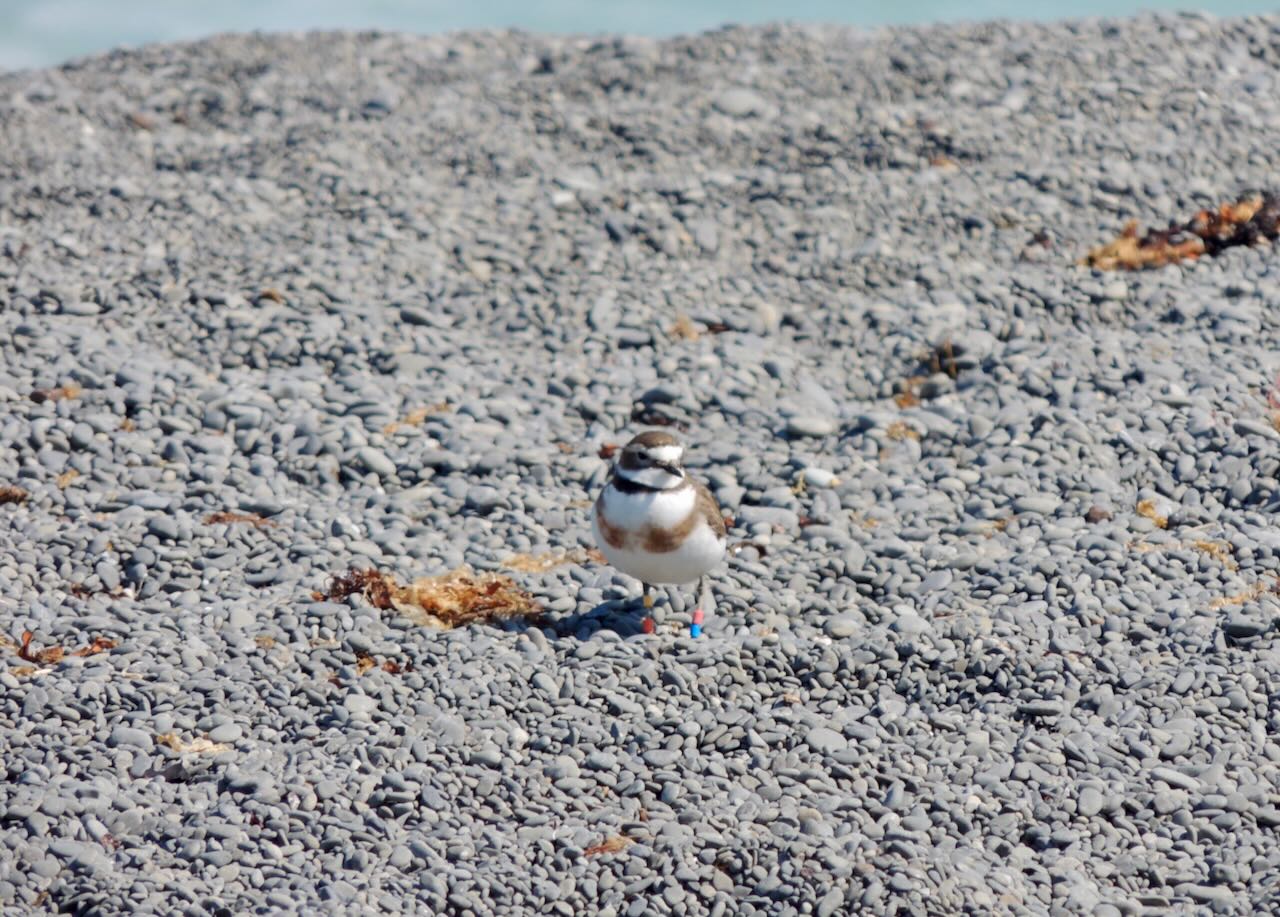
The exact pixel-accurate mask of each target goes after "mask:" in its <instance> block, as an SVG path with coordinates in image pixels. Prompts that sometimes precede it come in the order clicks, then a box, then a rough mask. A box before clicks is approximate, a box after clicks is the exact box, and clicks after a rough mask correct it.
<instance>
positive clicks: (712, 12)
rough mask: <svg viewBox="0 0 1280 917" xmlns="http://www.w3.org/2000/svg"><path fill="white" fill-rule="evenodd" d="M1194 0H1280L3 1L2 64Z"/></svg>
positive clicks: (1237, 5) (1214, 5)
mask: <svg viewBox="0 0 1280 917" xmlns="http://www.w3.org/2000/svg"><path fill="white" fill-rule="evenodd" d="M1188 8H1189V9H1197V10H1203V11H1206V12H1210V13H1213V14H1215V15H1218V16H1232V15H1242V14H1245V13H1259V12H1266V11H1268V10H1269V9H1270V10H1274V9H1276V8H1277V3H1276V2H1272V3H1265V2H1260V0H1209V2H1201V3H1199V4H1188V3H1187V2H1181V3H1180V2H1176V0H1173V2H1170V0H965V2H958V0H894V2H871V0H845V2H842V0H365V2H353V0H217V2H212V3H211V2H208V0H201V2H192V0H0V70H5V69H18V68H26V67H42V66H49V65H54V64H59V63H62V62H64V61H66V60H68V59H69V58H72V57H76V56H79V55H83V54H93V53H95V52H100V51H106V50H108V49H110V48H114V47H120V46H137V45H141V44H146V43H148V42H155V41H175V40H181V39H192V38H201V37H204V36H207V35H212V34H215V33H218V32H246V31H254V30H262V31H303V30H311V29H387V30H402V31H409V32H424V33H425V32H446V31H454V30H458V29H473V28H519V29H526V30H530V31H538V32H561V33H564V32H579V33H599V32H626V33H632V34H641V35H652V36H666V35H676V34H680V33H689V32H699V31H703V30H705V29H711V28H715V27H717V26H720V25H724V24H726V23H744V24H745V23H761V22H783V21H790V22H832V23H846V24H852V25H860V26H879V25H893V24H903V23H927V22H954V21H958V20H970V21H972V20H981V19H1002V18H1008V19H1059V18H1065V17H1079V16H1123V15H1129V14H1132V13H1136V12H1139V11H1141V10H1166V11H1173V10H1179V9H1188Z"/></svg>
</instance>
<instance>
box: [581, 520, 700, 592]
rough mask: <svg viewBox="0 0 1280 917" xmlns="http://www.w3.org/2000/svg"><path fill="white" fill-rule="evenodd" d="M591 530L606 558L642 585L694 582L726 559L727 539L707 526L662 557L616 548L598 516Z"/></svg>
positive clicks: (661, 555)
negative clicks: (610, 542)
mask: <svg viewBox="0 0 1280 917" xmlns="http://www.w3.org/2000/svg"><path fill="white" fill-rule="evenodd" d="M591 529H592V531H593V532H594V533H595V536H596V543H597V544H598V545H600V553H602V554H604V556H605V559H606V560H607V561H609V563H610V564H611V565H612V566H614V567H617V568H618V569H619V570H621V571H622V572H623V573H625V574H627V575H628V576H634V577H635V578H636V579H638V580H640V582H642V583H650V584H654V585H665V584H669V583H670V584H675V583H692V582H693V581H695V580H696V579H698V578H699V577H700V576H702V575H704V574H706V573H709V572H711V571H712V570H713V569H715V567H716V565H718V564H719V563H720V561H721V560H723V559H724V550H725V540H724V539H723V538H718V537H717V536H716V533H715V532H713V531H712V530H711V527H710V526H709V525H707V524H706V523H702V524H700V525H698V526H697V527H696V528H695V529H694V530H693V531H692V532H690V533H689V537H688V538H686V539H685V540H684V543H683V544H681V545H680V547H678V548H676V549H675V550H674V551H666V552H663V553H661V554H653V553H649V552H647V551H638V550H632V549H628V548H615V547H613V546H612V545H610V544H609V543H608V542H607V541H605V540H604V538H603V537H602V536H601V534H600V527H599V526H598V525H596V519H595V513H592V514H591Z"/></svg>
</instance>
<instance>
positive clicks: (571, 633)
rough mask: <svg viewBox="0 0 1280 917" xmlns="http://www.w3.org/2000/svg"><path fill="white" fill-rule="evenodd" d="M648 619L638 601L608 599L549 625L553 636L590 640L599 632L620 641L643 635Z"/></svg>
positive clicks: (642, 604) (642, 605) (641, 603)
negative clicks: (608, 633)
mask: <svg viewBox="0 0 1280 917" xmlns="http://www.w3.org/2000/svg"><path fill="white" fill-rule="evenodd" d="M646 615H647V612H646V611H645V607H644V603H643V602H641V600H640V599H638V598H634V599H610V600H608V601H607V602H601V603H600V604H599V605H596V606H595V607H594V608H592V609H590V610H588V611H579V612H574V613H573V614H568V615H565V616H564V617H563V618H559V619H558V620H556V621H553V622H551V626H552V628H553V629H554V630H555V632H556V634H557V635H558V636H561V637H574V638H576V639H578V640H590V639H591V637H592V636H593V635H594V634H596V633H597V632H598V631H602V630H607V631H612V632H613V633H615V634H617V635H618V636H619V637H621V638H623V639H627V638H629V637H635V636H637V635H639V634H643V633H645V629H644V619H645V617H646Z"/></svg>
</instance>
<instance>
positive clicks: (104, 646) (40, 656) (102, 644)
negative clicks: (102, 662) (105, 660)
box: [0, 630, 118, 665]
mask: <svg viewBox="0 0 1280 917" xmlns="http://www.w3.org/2000/svg"><path fill="white" fill-rule="evenodd" d="M34 639H35V634H33V633H32V632H31V631H29V630H24V631H23V632H22V642H21V643H15V642H14V641H13V640H10V639H9V638H8V637H6V636H5V635H4V634H0V647H3V648H4V649H7V650H9V651H10V652H13V653H16V654H17V656H18V658H19V659H21V660H23V661H24V662H32V663H35V664H36V665H53V664H55V663H57V662H60V661H62V659H63V657H65V656H67V655H71V656H96V655H98V654H99V653H106V652H108V651H110V650H113V649H115V648H116V646H118V644H117V643H116V641H114V640H112V639H111V638H110V637H94V638H93V640H92V642H90V643H89V644H88V645H87V646H82V647H80V649H78V650H72V651H71V652H70V653H68V652H67V649H66V647H63V646H56V645H55V646H46V647H45V648H44V649H37V648H35V647H34V646H32V645H31V644H32V641H33V640H34Z"/></svg>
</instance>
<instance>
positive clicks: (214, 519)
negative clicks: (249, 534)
mask: <svg viewBox="0 0 1280 917" xmlns="http://www.w3.org/2000/svg"><path fill="white" fill-rule="evenodd" d="M237 522H247V523H248V524H249V525H252V526H253V527H254V528H259V529H268V528H275V523H274V522H272V521H271V520H270V519H268V518H266V517H265V516H262V515H260V514H258V513H237V512H234V511H229V510H225V511H221V512H216V513H210V514H209V515H207V516H205V517H204V524H205V525H234V524H235V523H237Z"/></svg>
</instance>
